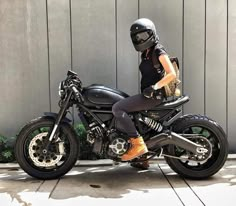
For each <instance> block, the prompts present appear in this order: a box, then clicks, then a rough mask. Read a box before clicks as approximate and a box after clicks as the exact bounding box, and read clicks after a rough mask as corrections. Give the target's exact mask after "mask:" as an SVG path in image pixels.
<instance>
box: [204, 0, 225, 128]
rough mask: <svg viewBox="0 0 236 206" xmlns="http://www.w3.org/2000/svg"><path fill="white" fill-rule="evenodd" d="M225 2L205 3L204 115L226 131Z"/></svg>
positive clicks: (208, 1) (223, 0)
mask: <svg viewBox="0 0 236 206" xmlns="http://www.w3.org/2000/svg"><path fill="white" fill-rule="evenodd" d="M226 24H227V0H217V1H216V0H207V1H206V77H205V78H206V88H205V89H206V99H205V101H206V115H208V116H209V117H211V118H213V119H215V120H216V121H217V122H219V123H220V125H222V127H223V128H224V130H226V45H227V42H226V39H227V38H226V34H227V31H226V30H227V25H226Z"/></svg>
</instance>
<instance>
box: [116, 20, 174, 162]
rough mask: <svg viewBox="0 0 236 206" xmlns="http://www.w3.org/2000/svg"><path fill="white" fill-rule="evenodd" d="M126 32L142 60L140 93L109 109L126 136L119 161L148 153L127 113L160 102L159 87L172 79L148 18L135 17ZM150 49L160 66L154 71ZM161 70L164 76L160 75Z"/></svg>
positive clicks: (165, 55)
mask: <svg viewBox="0 0 236 206" xmlns="http://www.w3.org/2000/svg"><path fill="white" fill-rule="evenodd" d="M130 35H131V39H132V42H133V45H134V48H135V49H136V50H137V51H138V52H142V55H141V59H142V61H141V64H140V65H139V69H140V72H141V74H142V78H141V92H142V94H137V95H134V96H131V97H128V98H126V99H124V100H121V101H119V102H117V103H116V104H114V105H113V107H112V112H113V114H114V116H115V117H116V120H117V121H119V124H120V125H121V126H122V128H123V131H125V132H126V133H127V134H128V135H129V137H130V139H129V142H130V144H131V147H130V149H129V150H128V151H127V153H125V154H124V155H123V156H122V157H121V159H122V161H129V160H132V159H134V158H137V157H139V156H141V155H144V154H145V153H147V152H148V149H147V147H146V145H145V143H144V141H143V138H142V137H141V136H140V135H139V133H138V131H137V130H136V128H135V126H134V124H133V122H132V120H131V118H130V117H129V115H128V114H127V113H129V112H134V111H141V110H148V109H151V108H153V107H155V106H157V105H159V104H161V102H162V101H163V98H164V88H163V87H164V86H165V85H167V84H168V83H169V82H170V81H172V80H173V79H175V78H176V73H175V70H174V68H173V66H172V63H171V62H170V59H169V57H168V55H167V53H166V51H165V49H164V47H163V46H162V45H161V44H160V43H159V37H158V35H157V33H156V28H155V25H154V24H153V22H152V21H151V20H149V19H146V18H142V19H138V20H136V21H135V22H134V23H133V24H132V25H131V28H130ZM153 50H155V55H156V56H157V59H158V60H159V63H160V65H161V66H160V69H158V70H157V69H155V68H154V66H153V62H152V54H153ZM165 72H166V75H165V76H164V73H165Z"/></svg>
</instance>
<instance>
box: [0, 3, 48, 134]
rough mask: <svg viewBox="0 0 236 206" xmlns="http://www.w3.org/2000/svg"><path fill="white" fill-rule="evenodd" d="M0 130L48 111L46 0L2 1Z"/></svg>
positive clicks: (11, 128) (8, 130)
mask: <svg viewBox="0 0 236 206" xmlns="http://www.w3.org/2000/svg"><path fill="white" fill-rule="evenodd" d="M0 19H1V23H0V48H1V49H0V68H1V75H0V88H1V89H2V92H1V101H0V114H1V116H0V132H1V133H3V134H4V135H7V136H9V135H15V134H16V133H18V131H19V129H20V128H21V127H22V126H23V124H25V123H26V122H28V121H29V120H31V119H32V118H35V117H37V116H41V115H42V113H43V112H44V111H49V80H48V56H47V54H48V50H47V25H46V24H47V21H46V1H45V0H39V1H17V0H12V1H1V2H0Z"/></svg>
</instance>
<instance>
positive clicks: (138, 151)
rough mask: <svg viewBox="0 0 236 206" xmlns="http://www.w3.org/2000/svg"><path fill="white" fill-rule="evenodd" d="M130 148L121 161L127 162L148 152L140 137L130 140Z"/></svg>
mask: <svg viewBox="0 0 236 206" xmlns="http://www.w3.org/2000/svg"><path fill="white" fill-rule="evenodd" d="M130 143H131V148H130V149H129V150H128V152H127V153H125V154H124V155H123V156H122V157H121V160H122V161H129V160H132V159H134V158H136V157H139V156H141V155H143V154H145V153H147V152H148V149H147V146H146V144H145V143H144V141H143V138H142V137H137V138H130Z"/></svg>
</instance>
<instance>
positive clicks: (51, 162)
mask: <svg viewBox="0 0 236 206" xmlns="http://www.w3.org/2000/svg"><path fill="white" fill-rule="evenodd" d="M53 126H54V120H53V119H51V118H47V117H40V118H38V119H36V120H32V121H31V122H30V123H28V124H27V125H26V126H24V128H23V129H22V130H21V131H20V133H19V135H18V137H17V140H16V144H15V155H16V160H17V162H18V163H19V165H20V166H21V168H22V169H23V170H24V171H25V172H26V173H28V174H29V175H30V176H32V177H35V178H38V179H43V180H48V179H56V178H59V177H61V176H63V175H64V174H66V173H67V172H68V171H69V170H70V169H71V168H72V167H73V166H74V164H75V162H76V160H77V154H78V140H77V138H76V134H75V132H74V130H73V129H72V127H71V126H70V125H69V124H68V123H61V124H60V125H59V129H58V138H59V139H58V140H55V142H53V141H54V140H53V141H52V143H51V144H50V147H49V148H50V149H49V152H48V154H47V155H43V154H42V148H43V145H44V143H45V141H46V139H47V136H50V135H48V133H49V134H50V131H51V130H52V128H53ZM60 144H61V145H60ZM61 148H63V149H61ZM60 150H61V151H64V153H63V154H62V153H61V152H60Z"/></svg>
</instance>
